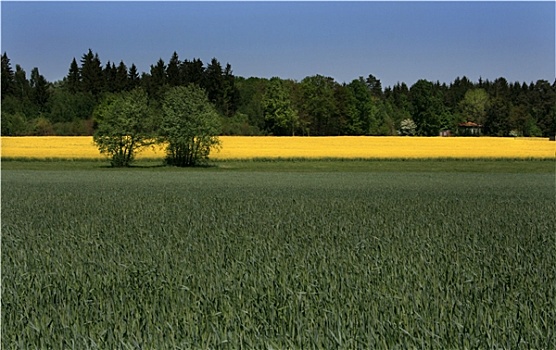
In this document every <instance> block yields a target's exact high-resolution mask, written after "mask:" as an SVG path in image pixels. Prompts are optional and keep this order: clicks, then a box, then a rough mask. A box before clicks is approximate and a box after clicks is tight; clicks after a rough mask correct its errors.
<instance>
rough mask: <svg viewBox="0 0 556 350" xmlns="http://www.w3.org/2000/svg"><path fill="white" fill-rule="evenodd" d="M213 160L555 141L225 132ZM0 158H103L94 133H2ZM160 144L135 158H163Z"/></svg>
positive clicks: (524, 149) (471, 154)
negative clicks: (229, 134)
mask: <svg viewBox="0 0 556 350" xmlns="http://www.w3.org/2000/svg"><path fill="white" fill-rule="evenodd" d="M220 140H221V141H222V148H221V150H220V151H219V152H212V153H211V158H212V159H238V158H239V159H249V158H259V157H264V158H278V157H282V158H291V157H304V158H323V157H337V158H446V157H448V158H483V157H484V158H554V157H555V153H556V142H551V141H549V140H548V139H541V138H496V137H365V136H339V137H243V136H223V137H221V138H220ZM1 142H2V157H3V158H4V157H10V158H11V157H24V158H72V159H78V158H88V159H95V158H97V159H98V158H105V157H104V156H103V155H101V154H100V153H99V151H98V149H97V148H96V147H95V145H94V144H93V138H92V137H87V136H85V137H81V136H79V137H52V136H51V137H2V138H1ZM162 157H164V152H163V150H161V149H160V148H158V149H156V150H153V149H147V150H144V151H143V152H141V153H139V154H138V156H137V158H138V159H141V158H162Z"/></svg>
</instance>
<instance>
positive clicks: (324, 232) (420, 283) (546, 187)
mask: <svg viewBox="0 0 556 350" xmlns="http://www.w3.org/2000/svg"><path fill="white" fill-rule="evenodd" d="M68 163H70V162H68ZM71 163H72V164H73V162H71ZM361 163H362V164H364V162H361ZM391 163H392V162H390V163H389V164H391ZM399 163H404V162H399ZM471 163H472V162H471ZM547 163H549V162H547ZM461 168H462V169H464V166H461ZM96 169H97V170H93V171H80V170H68V171H56V170H49V171H30V170H28V169H25V170H19V171H17V170H11V171H4V170H3V171H2V197H1V200H2V213H1V215H2V217H1V219H2V220H1V225H2V227H1V229H2V278H3V280H2V320H1V321H2V346H3V348H7V349H14V348H17V349H21V348H32V349H35V348H38V349H43V348H44V349H63V348H68V349H69V348H76V349H124V348H130V349H131V348H137V349H138V348H141V349H220V348H224V349H241V348H248V349H266V348H274V349H401V348H403V349H414V348H417V349H495V348H506V349H553V348H555V346H556V337H555V336H556V334H555V333H554V332H555V330H554V327H553V325H554V319H556V250H555V249H554V245H555V244H556V241H555V239H556V237H555V235H554V232H556V224H555V221H554V220H553V213H554V212H555V211H556V203H555V202H554V176H553V174H551V173H545V174H523V173H516V174H508V173H504V172H501V173H498V174H488V173H476V174H474V173H453V172H450V173H431V172H422V171H419V172H410V173H403V174H402V173H398V172H396V171H388V172H385V173H368V172H361V173H351V172H337V173H333V172H326V173H323V172H313V173H311V174H307V173H302V172H299V173H295V172H265V173H260V172H218V171H212V170H210V171H207V170H206V169H202V170H195V171H185V172H184V171H183V170H177V169H162V170H158V169H149V170H138V169H135V170H133V171H130V170H113V171H109V172H106V171H103V170H102V169H99V168H98V165H97V166H96ZM371 174H372V176H370V175H371Z"/></svg>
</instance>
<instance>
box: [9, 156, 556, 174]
mask: <svg viewBox="0 0 556 350" xmlns="http://www.w3.org/2000/svg"><path fill="white" fill-rule="evenodd" d="M1 167H2V170H16V169H27V170H103V169H106V168H107V167H109V162H108V161H107V160H100V159H98V160H86V159H59V158H52V159H33V158H3V159H2V163H1ZM133 169H143V170H146V169H152V170H156V171H206V170H207V169H210V170H220V171H270V172H323V171H324V172H338V171H342V172H344V171H348V172H354V171H355V172H392V171H394V172H423V171H424V172H483V173H506V172H508V173H555V172H556V163H555V162H554V159H522V158H515V159H484V158H480V159H467V158H466V159H453V158H440V159H438V158H430V159H426V158H424V159H341V158H323V159H307V158H278V159H276V158H255V159H234V160H219V161H212V162H210V163H209V165H208V167H201V168H192V169H177V168H174V167H164V166H163V165H162V162H161V160H160V159H141V160H138V161H136V162H135V163H134V165H133V167H131V169H130V170H133Z"/></svg>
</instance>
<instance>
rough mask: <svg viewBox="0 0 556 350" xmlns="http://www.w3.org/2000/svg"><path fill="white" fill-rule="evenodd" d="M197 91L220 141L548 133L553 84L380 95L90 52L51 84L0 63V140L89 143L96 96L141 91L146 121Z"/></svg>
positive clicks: (460, 81)
mask: <svg viewBox="0 0 556 350" xmlns="http://www.w3.org/2000/svg"><path fill="white" fill-rule="evenodd" d="M188 84H196V85H198V86H200V87H201V88H203V89H204V90H205V92H206V94H207V95H208V98H209V100H210V102H211V103H213V104H214V106H215V107H216V109H217V111H218V113H219V114H220V119H221V124H222V132H221V133H222V135H309V136H324V135H420V136H437V135H439V134H440V133H441V132H444V133H445V134H452V135H458V134H465V129H463V128H462V125H463V124H464V123H467V124H468V125H475V124H476V125H477V127H478V128H480V131H481V134H483V135H491V136H543V137H547V136H550V135H554V134H555V133H556V80H555V81H554V82H553V83H552V84H551V83H550V82H549V81H547V80H538V81H537V82H530V83H527V82H508V81H507V80H506V79H505V78H503V77H500V78H497V79H496V80H494V81H489V80H484V81H483V80H482V79H481V78H479V80H478V81H477V82H473V81H470V80H469V79H468V78H467V77H461V78H460V77H457V78H456V79H455V80H454V81H453V82H451V83H450V84H449V85H448V84H446V83H440V82H431V81H427V80H424V79H423V80H419V81H417V82H416V83H414V84H413V85H412V86H407V84H405V83H403V82H402V83H397V84H396V85H395V86H392V87H383V86H382V84H381V81H380V79H378V78H377V77H375V76H373V75H372V74H369V75H367V77H359V78H357V79H354V80H353V81H351V82H350V83H349V84H348V83H338V82H336V81H335V80H334V79H333V78H331V77H326V76H322V75H314V76H308V77H306V78H304V79H303V80H301V81H295V80H286V79H281V78H279V77H275V78H271V79H266V78H257V77H250V78H244V77H236V76H234V74H233V72H232V67H231V65H230V64H226V65H225V66H222V64H221V63H220V62H219V61H218V60H217V59H216V58H213V59H212V60H211V62H210V63H208V64H204V63H203V62H202V61H201V60H200V59H192V60H187V59H186V60H183V61H182V60H180V58H179V57H178V54H177V53H176V52H174V53H173V55H172V56H171V58H170V60H169V61H168V62H167V63H166V62H164V60H163V59H159V60H158V62H156V63H155V64H153V65H151V66H150V71H149V72H148V73H147V72H141V73H140V72H138V70H137V67H136V66H135V64H131V66H129V67H128V66H127V65H126V64H125V63H124V62H123V61H122V62H120V63H119V64H116V63H114V62H110V61H108V62H106V63H105V64H103V63H102V62H101V60H100V58H99V55H98V54H97V53H93V51H92V50H89V51H88V52H87V53H85V54H83V56H82V57H81V58H80V60H79V61H77V60H76V59H75V58H74V59H73V60H72V61H71V63H70V64H69V69H68V74H67V75H66V76H65V77H64V78H63V79H62V80H60V81H56V82H49V81H47V80H46V79H45V78H44V76H42V75H41V74H40V72H39V69H38V68H33V69H32V71H31V74H30V76H29V77H27V73H26V72H25V71H24V70H23V69H22V67H21V66H20V65H18V64H15V69H14V68H13V67H12V63H11V62H10V59H9V57H8V55H7V53H4V54H3V55H2V130H1V133H2V135H5V136H7V135H14V136H18V135H68V136H69V135H92V134H93V133H94V130H95V127H96V126H95V118H94V116H95V109H96V107H97V106H98V105H99V104H100V103H101V102H102V100H103V99H104V98H106V97H107V96H110V95H113V94H121V93H122V92H124V91H130V90H133V89H135V88H142V89H143V90H144V91H146V93H147V95H148V98H149V107H150V108H151V110H152V113H154V114H156V113H160V106H161V98H162V96H163V95H164V93H165V92H166V91H167V90H168V89H169V88H172V87H175V86H185V85H188Z"/></svg>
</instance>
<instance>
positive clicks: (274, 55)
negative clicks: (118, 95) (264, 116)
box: [1, 1, 556, 86]
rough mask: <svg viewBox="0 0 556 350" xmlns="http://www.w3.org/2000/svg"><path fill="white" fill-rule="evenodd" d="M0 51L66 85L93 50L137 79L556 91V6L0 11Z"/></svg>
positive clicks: (33, 5)
mask: <svg viewBox="0 0 556 350" xmlns="http://www.w3.org/2000/svg"><path fill="white" fill-rule="evenodd" d="M1 11H2V34H1V37H2V41H1V50H2V52H7V54H8V57H9V58H10V60H11V62H12V67H15V64H16V63H17V64H20V65H21V66H22V67H23V68H24V69H25V70H26V71H27V73H30V71H31V69H32V68H33V67H38V68H39V70H40V72H41V74H43V75H44V76H45V77H46V78H47V79H48V80H49V81H55V80H58V79H61V78H63V77H64V76H65V75H66V74H67V72H68V69H69V65H70V63H71V60H72V59H73V57H75V58H76V59H77V60H78V61H79V59H80V58H81V56H82V55H83V54H84V53H86V52H87V51H88V49H89V48H91V49H92V50H93V51H94V52H97V53H98V54H99V57H100V59H101V61H102V63H103V65H104V64H105V63H106V61H111V62H115V63H116V64H118V63H119V62H120V61H121V60H123V61H124V62H125V63H126V65H127V66H128V67H129V66H130V65H131V64H132V63H135V65H136V66H137V67H138V69H139V71H147V72H148V71H149V66H150V65H151V64H155V63H156V61H157V60H158V59H159V58H162V59H163V60H164V61H165V62H168V60H169V58H170V56H171V55H172V53H173V52H174V51H176V52H177V53H178V55H179V57H180V59H182V60H183V59H192V58H200V59H201V60H202V61H203V62H205V64H206V63H208V62H210V59H211V58H213V57H216V58H217V59H218V60H219V61H220V62H221V63H222V64H223V65H225V64H226V63H228V62H229V63H230V64H231V65H232V69H233V71H234V74H235V75H238V76H244V77H250V76H257V77H267V78H270V77H272V76H279V77H281V78H291V79H296V80H302V79H303V78H304V77H306V76H311V75H315V74H321V75H325V76H331V77H333V78H334V79H336V81H338V82H340V83H341V82H346V83H348V82H350V81H351V80H353V79H356V78H357V77H359V76H365V77H366V76H368V75H369V74H373V75H375V76H376V77H378V78H379V79H381V81H382V83H383V86H392V85H394V84H396V82H406V83H407V84H408V85H411V84H413V83H414V82H415V81H417V80H418V79H428V80H431V81H436V80H439V81H441V82H447V83H449V82H451V81H453V80H454V79H455V78H456V77H458V76H459V77H462V76H467V77H468V78H469V79H471V80H472V81H477V80H478V79H479V77H482V78H483V79H490V80H494V79H496V78H498V77H501V76H503V77H505V78H506V79H508V81H510V82H513V81H520V82H528V83H529V82H531V81H536V80H538V79H546V80H549V81H550V82H553V81H554V78H555V76H556V74H555V12H556V10H555V2H552V1H545V2H372V1H371V2H10V1H2V2H1Z"/></svg>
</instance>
